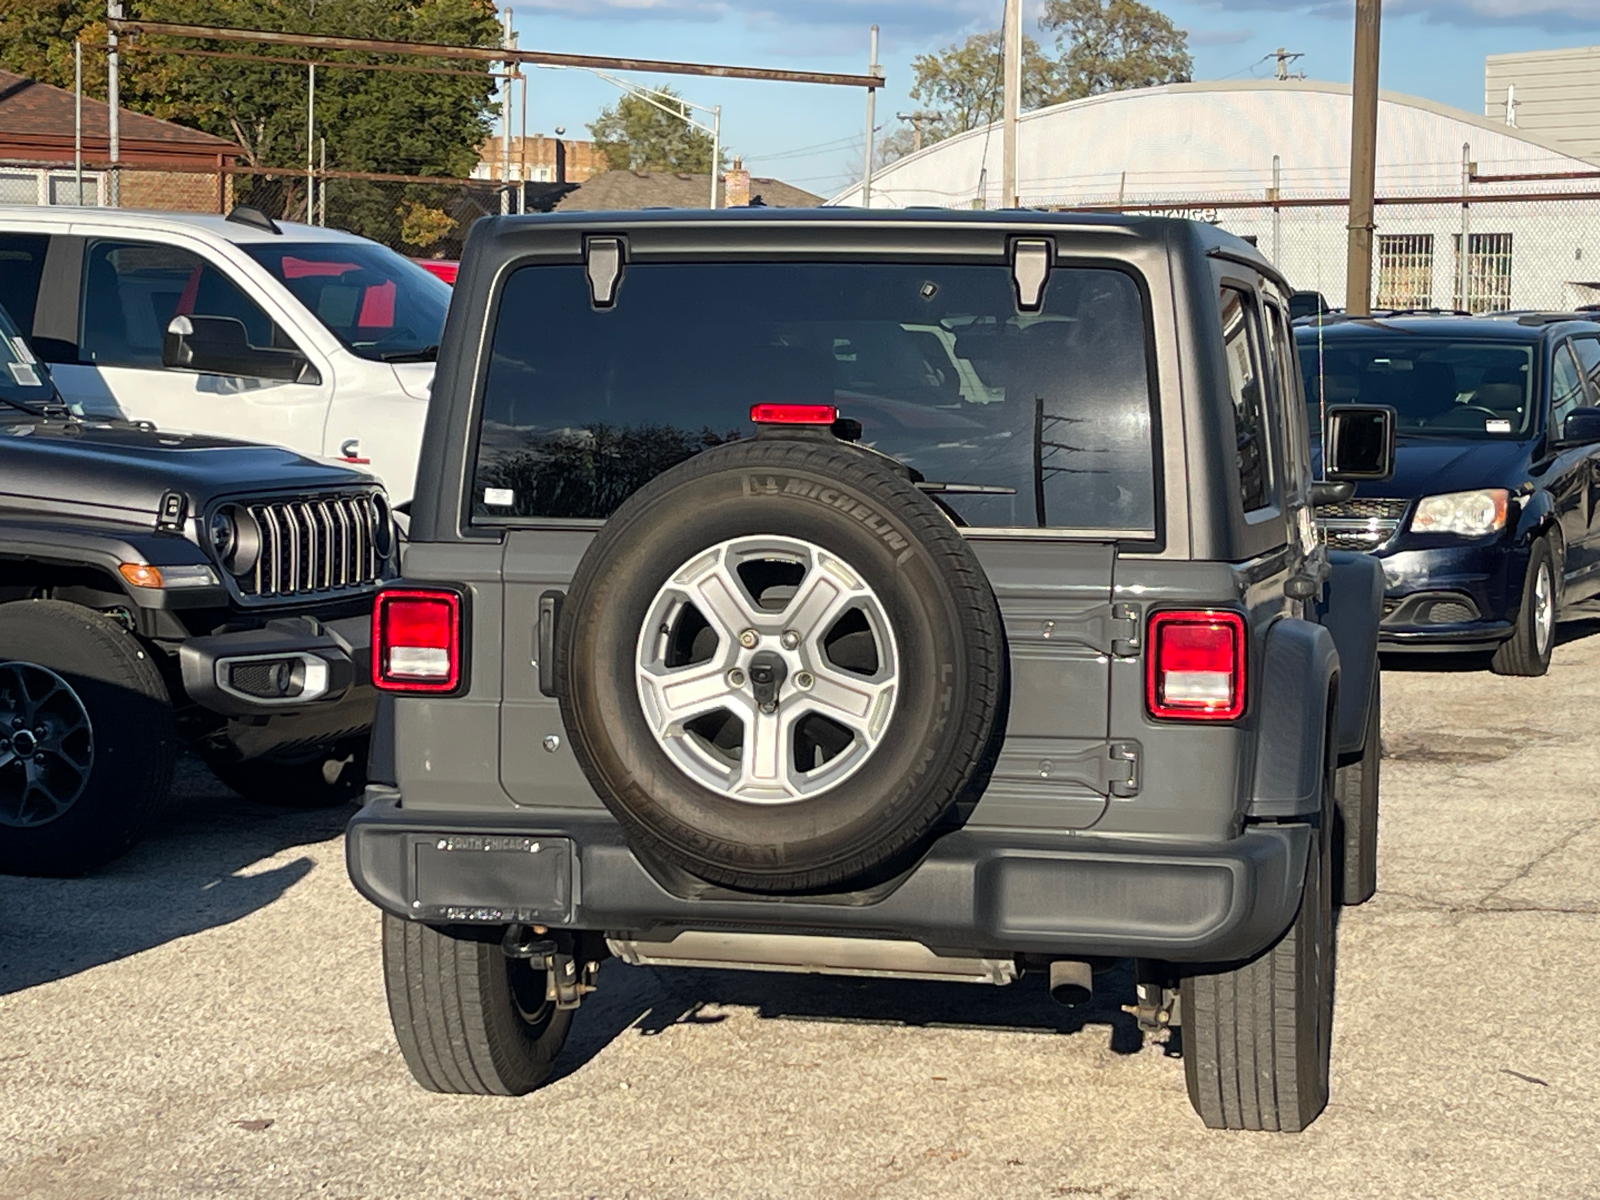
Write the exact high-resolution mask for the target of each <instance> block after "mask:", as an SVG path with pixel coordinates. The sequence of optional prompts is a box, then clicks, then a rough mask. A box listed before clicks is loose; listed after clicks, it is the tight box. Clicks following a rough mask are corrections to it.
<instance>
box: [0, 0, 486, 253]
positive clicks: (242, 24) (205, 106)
mask: <svg viewBox="0 0 1600 1200" xmlns="http://www.w3.org/2000/svg"><path fill="white" fill-rule="evenodd" d="M125 7H126V9H127V11H128V16H129V17H130V19H140V18H143V19H146V20H158V21H172V22H177V23H181V24H192V25H225V26H232V27H234V28H239V29H263V30H272V31H282V32H291V33H319V34H332V35H335V36H345V37H371V38H386V39H393V40H397V41H417V42H439V43H446V44H453V45H480V46H481V45H498V44H499V42H500V26H499V23H498V21H497V20H496V17H495V7H494V0H339V2H338V3H328V2H327V0H323V3H321V4H318V3H317V0H287V2H286V0H131V2H130V3H128V4H127V5H126V6H125ZM104 13H105V5H104V3H103V0H4V2H3V3H0V67H4V68H6V69H7V70H12V71H17V72H20V73H22V74H25V75H29V76H31V77H33V78H35V79H39V80H41V81H42V82H45V83H53V84H56V85H57V86H60V87H71V86H72V41H73V39H74V37H77V36H81V37H82V38H83V39H84V41H85V48H86V49H87V48H89V47H90V46H93V47H95V48H96V52H95V53H86V54H85V56H84V76H85V80H84V82H85V90H86V91H87V92H88V93H89V94H90V95H92V96H95V97H97V98H101V99H103V98H104V97H105V58H104V55H103V54H101V53H99V52H98V48H100V47H103V46H104V45H105V26H104V21H103V17H104ZM147 44H148V45H150V46H152V47H153V46H155V45H166V46H173V47H177V48H184V49H207V50H223V51H225V52H227V53H229V54H233V55H239V56H240V57H236V58H204V57H187V56H179V55H173V54H159V53H151V52H149V51H147V50H142V49H130V51H129V52H128V53H126V54H125V55H124V57H123V71H122V83H121V89H122V103H123V104H124V105H125V106H126V107H128V108H132V109H134V110H136V111H139V112H144V113H148V114H149V115H151V116H155V117H161V118H163V119H166V120H172V121H177V122H178V123H180V124H183V125H188V126H190V127H192V128H195V129H202V130H204V131H205V132H207V133H212V134H216V135H217V136H219V137H225V138H228V139H229V140H231V141H235V142H237V143H238V144H239V146H240V147H241V148H242V150H243V153H242V154H241V156H240V159H241V162H242V163H244V164H247V165H250V166H258V167H302V166H304V165H305V161H306V153H307V149H308V147H307V145H306V88H307V72H306V68H305V67H303V66H295V65H292V64H283V63H271V62H266V61H260V62H255V61H251V60H252V59H256V58H266V57H280V58H282V57H300V56H306V57H314V58H316V59H317V61H318V62H319V63H326V64H328V65H327V66H326V67H325V68H319V69H318V71H317V95H316V124H317V134H318V137H319V140H322V139H325V140H326V143H327V154H328V166H329V167H331V168H335V169H340V170H347V171H381V172H394V173H399V174H418V175H445V176H454V177H462V176H465V175H467V174H468V173H469V172H470V171H471V170H472V168H473V166H474V165H475V164H476V163H477V161H478V147H479V145H480V144H481V143H482V142H483V141H484V139H485V138H486V137H487V136H488V133H489V128H490V120H491V118H492V116H493V114H494V107H495V106H494V103H493V96H494V81H493V79H492V78H491V77H490V75H489V65H488V64H487V63H482V64H478V63H456V62H451V63H448V64H439V63H435V62H423V61H422V60H419V59H417V58H415V57H409V56H407V57H399V56H386V57H378V56H374V55H370V54H355V53H342V52H323V51H310V52H308V51H304V50H295V49H289V48H286V47H283V46H253V45H251V44H250V43H247V42H220V43H218V42H206V41H201V40H188V39H149V40H148V42H147ZM341 62H352V63H373V62H388V63H397V64H398V63H404V64H405V65H409V66H421V65H426V66H430V67H437V66H440V65H446V66H448V67H449V68H450V69H451V70H459V71H460V72H461V73H460V74H451V75H432V74H418V73H412V72H404V71H358V70H340V69H339V68H338V65H337V64H339V63H341ZM310 149H312V151H313V152H314V153H316V154H317V156H318V157H319V159H320V147H311V148H310ZM408 186H409V185H408ZM303 187H304V185H303V183H302V182H301V181H300V180H298V179H293V178H291V179H281V178H280V179H273V178H268V177H256V178H255V179H254V181H253V182H252V181H250V180H248V179H241V180H240V181H239V187H238V188H237V189H236V195H237V196H238V197H239V198H240V199H248V200H250V201H251V202H253V203H261V204H264V205H266V206H268V208H269V210H270V211H273V212H275V213H278V214H283V215H291V214H292V215H296V216H303V214H304V195H303ZM330 191H331V195H330V205H329V207H330V217H331V216H332V211H333V210H334V209H335V208H337V210H338V211H339V213H340V215H341V219H342V222H343V223H345V224H348V225H349V226H350V227H351V228H354V229H356V230H357V231H358V232H361V233H365V234H367V235H368V236H373V237H378V238H380V239H382V240H386V241H390V242H394V241H395V240H396V239H397V238H398V237H399V230H400V225H401V221H402V219H403V215H404V214H403V212H402V207H403V205H402V202H401V201H397V200H396V198H395V189H394V188H393V187H392V186H389V185H381V184H358V183H353V182H345V181H335V182H334V183H333V184H332V185H331V188H330ZM430 203H432V202H431V201H430ZM297 208H298V211H297Z"/></svg>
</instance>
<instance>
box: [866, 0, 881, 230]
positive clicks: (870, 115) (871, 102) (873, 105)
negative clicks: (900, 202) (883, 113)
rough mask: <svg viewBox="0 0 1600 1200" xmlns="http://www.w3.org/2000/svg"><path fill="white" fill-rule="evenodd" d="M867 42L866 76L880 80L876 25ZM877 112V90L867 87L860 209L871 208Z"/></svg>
mask: <svg viewBox="0 0 1600 1200" xmlns="http://www.w3.org/2000/svg"><path fill="white" fill-rule="evenodd" d="M869 40H870V46H871V51H872V53H871V54H870V55H869V57H870V59H871V61H870V62H869V63H867V74H868V75H873V76H876V77H878V78H879V79H881V78H883V68H882V67H880V66H879V65H878V27H877V26H876V25H874V26H873V27H872V34H871V37H870V39H869ZM877 112H878V89H877V88H874V87H869V88H868V89H867V136H866V139H865V140H866V144H867V157H866V164H865V166H863V167H862V170H861V207H862V208H871V207H872V127H873V124H874V123H875V122H876V121H877Z"/></svg>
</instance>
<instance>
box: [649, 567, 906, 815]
mask: <svg viewBox="0 0 1600 1200" xmlns="http://www.w3.org/2000/svg"><path fill="white" fill-rule="evenodd" d="M636 662H637V679H638V690H639V703H640V705H641V706H642V707H643V710H644V717H645V720H646V722H647V723H648V725H649V726H650V729H651V731H652V732H653V733H654V735H655V738H656V741H657V743H658V744H659V745H660V746H661V748H662V750H664V751H665V752H666V754H667V756H668V757H669V758H671V759H672V761H673V762H674V763H675V764H676V765H677V766H678V767H679V769H681V770H682V771H683V772H684V773H685V774H687V775H689V776H690V777H691V778H692V779H694V780H695V781H696V782H698V783H700V784H702V785H704V786H705V787H708V788H710V789H711V790H712V791H715V792H717V793H719V794H721V795H723V796H727V797H729V798H730V799H734V800H742V801H747V802H750V803H756V804H785V803H791V802H793V801H797V800H802V799H805V798H807V797H810V796H816V795H818V794H820V793H822V792H825V791H827V790H828V789H830V788H833V787H836V786H838V785H839V784H840V783H842V782H843V781H844V780H846V779H848V778H849V777H850V776H851V775H853V774H854V773H855V772H856V771H857V770H859V769H860V767H861V765H862V764H863V763H864V762H866V760H867V759H868V758H869V757H871V755H872V752H873V751H874V750H875V749H876V748H877V747H878V745H879V744H880V742H881V741H882V739H883V736H884V733H885V732H886V730H887V729H888V727H889V722H890V718H891V716H892V715H893V712H894V706H895V699H896V695H897V693H898V691H899V678H900V675H899V671H900V663H899V655H898V652H897V650H896V647H895V640H894V633H893V631H892V629H891V628H890V625H889V619H888V616H887V614H886V613H885V611H884V607H883V604H882V602H881V601H880V600H879V599H878V597H877V595H876V594H875V593H874V592H873V590H872V589H871V587H869V586H868V585H867V582H866V580H865V579H863V578H862V576H861V575H860V574H859V573H858V572H857V571H856V570H855V569H854V568H852V567H851V566H850V564H848V563H847V562H845V561H844V560H843V559H841V558H840V557H839V556H838V555H836V554H833V553H831V552H830V551H828V550H824V549H823V548H822V547H821V546H816V545H813V544H812V543H810V542H807V541H803V540H801V539H799V538H790V537H778V536H756V537H744V538H735V539H733V540H731V541H727V542H723V543H721V544H719V545H716V546H713V547H711V548H710V549H708V550H706V551H704V552H703V553H701V554H699V555H696V556H695V557H694V558H693V559H691V560H690V561H688V562H686V563H684V564H683V566H682V567H680V568H679V569H678V570H677V571H675V572H674V573H673V575H672V577H671V578H670V579H668V580H667V582H666V583H665V584H664V585H663V586H662V588H661V590H660V591H658V592H657V593H656V596H655V599H654V600H652V601H651V603H650V607H649V609H648V610H647V613H646V616H645V621H644V628H643V629H642V630H641V631H640V634H639V643H638V648H637V656H636Z"/></svg>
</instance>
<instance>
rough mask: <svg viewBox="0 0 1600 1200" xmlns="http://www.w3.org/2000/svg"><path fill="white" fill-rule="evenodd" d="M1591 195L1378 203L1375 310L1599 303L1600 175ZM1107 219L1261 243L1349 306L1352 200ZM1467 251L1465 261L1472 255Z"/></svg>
mask: <svg viewBox="0 0 1600 1200" xmlns="http://www.w3.org/2000/svg"><path fill="white" fill-rule="evenodd" d="M1590 186H1592V187H1594V188H1595V190H1592V191H1579V190H1576V189H1575V188H1570V187H1569V188H1564V189H1562V190H1550V191H1539V192H1518V193H1514V194H1507V193H1506V192H1505V190H1504V189H1501V191H1500V193H1499V194H1495V193H1492V192H1490V193H1487V194H1484V195H1468V196H1467V197H1466V198H1465V201H1463V197H1462V196H1460V195H1453V196H1439V195H1432V196H1429V195H1414V196H1392V195H1391V196H1386V197H1380V198H1379V201H1378V204H1377V212H1376V217H1375V224H1376V226H1377V228H1376V230H1375V237H1374V240H1373V263H1372V279H1373V289H1372V297H1371V302H1372V304H1373V306H1374V307H1376V308H1392V309H1401V308H1410V309H1428V308H1442V309H1463V310H1466V311H1470V312H1475V313H1481V312H1493V311H1497V310H1501V309H1524V308H1526V309H1544V310H1552V311H1564V310H1570V309H1573V308H1576V307H1578V306H1580V305H1588V304H1596V303H1600V174H1597V177H1596V180H1595V181H1594V182H1593V184H1591V185H1590ZM1092 207H1094V208H1095V209H1096V210H1098V211H1106V210H1110V211H1119V212H1130V213H1136V212H1148V213H1156V214H1160V215H1164V216H1182V217H1190V218H1193V219H1196V220H1202V221H1207V222H1209V223H1211V224H1213V225H1217V226H1219V227H1221V228H1223V229H1226V230H1228V232H1230V233H1235V234H1238V235H1240V236H1241V237H1245V238H1249V239H1252V240H1253V241H1254V242H1255V244H1256V245H1257V246H1258V247H1259V248H1260V249H1261V251H1262V253H1263V254H1265V255H1266V256H1267V257H1268V258H1269V259H1271V260H1272V261H1273V262H1274V263H1275V264H1276V265H1277V266H1278V268H1279V269H1280V270H1282V271H1283V273H1284V274H1285V275H1287V276H1288V277H1289V280H1290V282H1292V283H1293V284H1294V286H1295V287H1297V288H1301V289H1304V290H1307V291H1316V292H1321V293H1322V294H1323V295H1324V296H1325V297H1327V299H1328V301H1329V303H1330V304H1332V305H1334V306H1342V305H1343V304H1344V299H1345V268H1346V262H1347V254H1348V235H1349V209H1348V207H1347V204H1346V202H1345V201H1344V199H1343V198H1342V197H1339V198H1328V199H1320V198H1316V199H1293V200H1285V201H1283V202H1281V203H1277V204H1274V203H1273V202H1272V201H1271V200H1266V201H1262V200H1241V199H1237V198H1234V197H1229V198H1226V199H1218V200H1209V201H1208V200H1196V199H1195V198H1193V197H1184V198H1183V199H1182V200H1181V201H1178V202H1175V203H1173V204H1171V205H1162V204H1159V203H1142V204H1139V205H1103V206H1102V205H1094V206H1092ZM1463 245H1464V246H1465V254H1464V255H1463V249H1462V248H1463Z"/></svg>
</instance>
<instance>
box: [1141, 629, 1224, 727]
mask: <svg viewBox="0 0 1600 1200" xmlns="http://www.w3.org/2000/svg"><path fill="white" fill-rule="evenodd" d="M1244 646H1245V628H1244V618H1243V617H1242V616H1240V615H1239V614H1238V613H1236V612H1219V611H1210V610H1207V611H1202V612H1170V611H1169V612H1158V613H1154V614H1153V615H1152V616H1151V617H1150V636H1149V638H1148V641H1147V649H1146V651H1145V653H1146V655H1147V656H1148V657H1147V659H1146V665H1145V692H1144V695H1145V705H1146V706H1147V707H1148V708H1149V710H1150V715H1151V716H1153V717H1162V718H1166V719H1169V720H1184V721H1232V720H1234V719H1235V718H1236V717H1238V716H1239V715H1240V714H1241V713H1243V712H1244V692H1245V656H1244Z"/></svg>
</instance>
